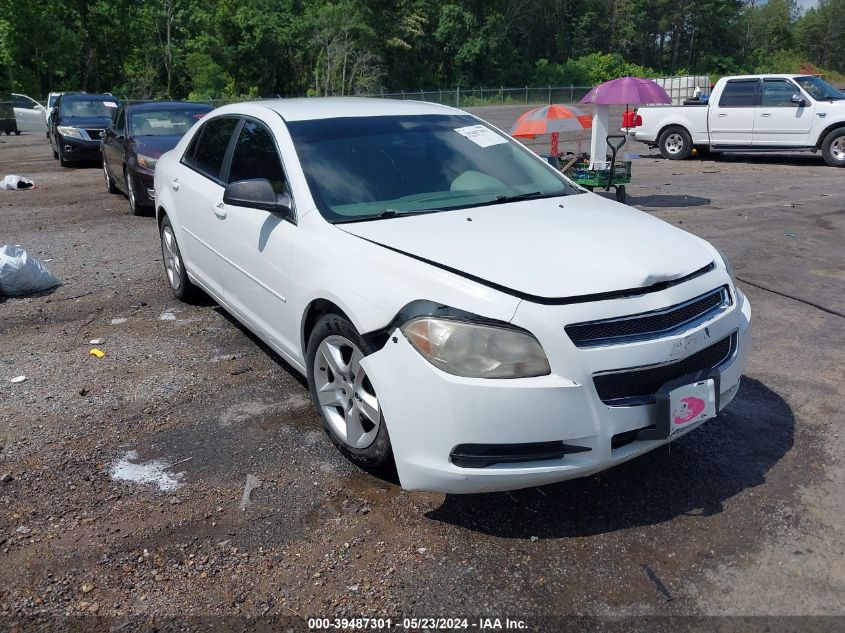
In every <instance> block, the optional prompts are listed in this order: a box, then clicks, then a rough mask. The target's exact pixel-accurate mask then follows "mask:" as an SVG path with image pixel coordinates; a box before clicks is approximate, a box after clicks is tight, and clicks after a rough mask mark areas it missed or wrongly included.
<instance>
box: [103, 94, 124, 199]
mask: <svg viewBox="0 0 845 633" xmlns="http://www.w3.org/2000/svg"><path fill="white" fill-rule="evenodd" d="M125 140H126V108H125V107H121V108H119V109H118V110H117V112H115V114H114V116H113V117H112V120H111V124H110V125H109V127H107V128H106V129H105V131H104V132H103V144H102V151H103V169H105V170H106V171H107V172H108V174H109V177H110V178H111V179H112V180H113V181H115V182H118V183H120V186H121V187H124V186H125V183H124V182H123V163H124V143H125Z"/></svg>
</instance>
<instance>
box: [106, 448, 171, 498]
mask: <svg viewBox="0 0 845 633" xmlns="http://www.w3.org/2000/svg"><path fill="white" fill-rule="evenodd" d="M169 467H170V464H168V463H167V462H166V461H164V460H162V459H151V460H149V461H146V462H140V463H138V453H136V452H135V451H129V452H128V453H126V455H124V456H123V457H121V458H120V459H118V460H116V461H115V462H113V463H112V465H111V467H110V469H109V472H110V474H111V478H112V479H116V480H119V481H128V482H131V483H136V484H152V485H154V486H156V487H158V489H159V490H164V491H167V490H176V489H177V488H178V487H179V486H181V485H182V480H183V479H184V477H185V473H184V472H181V473H171V472H168V471H167V469H168V468H169Z"/></svg>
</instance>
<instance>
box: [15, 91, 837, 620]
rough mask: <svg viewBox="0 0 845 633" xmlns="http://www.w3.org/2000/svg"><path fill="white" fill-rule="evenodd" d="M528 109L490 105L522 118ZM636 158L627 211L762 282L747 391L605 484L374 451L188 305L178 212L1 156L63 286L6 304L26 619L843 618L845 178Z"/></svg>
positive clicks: (736, 162)
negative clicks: (438, 476) (162, 229)
mask: <svg viewBox="0 0 845 633" xmlns="http://www.w3.org/2000/svg"><path fill="white" fill-rule="evenodd" d="M521 111H522V108H515V109H514V108H507V107H501V108H489V109H479V110H478V112H479V113H480V114H481V115H482V116H484V117H485V118H488V120H490V121H491V122H493V123H495V124H498V125H500V126H502V127H509V125H510V123H511V122H512V121H513V119H515V118H516V115H517V114H519V113H520V112H521ZM585 149H587V144H586V143H585ZM633 151H638V152H639V153H640V155H641V157H640V158H639V159H638V160H636V161H635V164H634V177H635V180H634V183H633V184H632V185H631V186H630V187H629V191H628V193H629V203H630V204H633V205H636V206H638V207H640V208H642V209H644V210H645V211H647V212H649V213H653V214H654V215H656V216H658V217H661V218H663V219H665V220H667V221H668V222H671V223H673V224H678V225H682V226H683V228H685V229H687V230H689V231H691V232H693V233H695V234H697V235H700V236H702V237H704V238H706V239H708V240H711V241H712V242H713V243H714V244H715V245H716V246H718V247H719V248H721V249H722V250H724V251H725V252H726V253H727V254H728V255H729V257H730V258H731V259H732V261H733V264H734V268H735V271H736V275H737V276H738V277H739V278H740V279H741V280H742V281H741V282H740V285H741V287H742V289H743V291H744V292H746V293H747V294H748V296H749V297H750V299H751V302H752V305H753V317H754V336H755V343H754V350H753V353H752V358H751V361H750V364H749V367H748V373H747V376H746V378H745V379H744V381H743V386H742V388H741V390H740V393H739V395H738V396H737V398H736V400H735V401H734V402H733V403H732V404H731V405H730V407H729V408H728V409H727V411H726V412H725V413H724V414H723V415H721V416H720V417H719V419H718V420H714V421H712V422H710V423H709V424H707V425H705V426H704V427H703V428H702V429H700V430H698V431H696V432H694V433H692V434H690V435H687V436H685V437H683V438H682V439H680V440H679V441H678V442H676V443H675V444H673V445H672V447H671V450H668V449H663V450H658V451H654V452H652V453H650V454H648V455H647V456H644V457H642V458H640V459H637V460H635V461H633V462H630V463H627V464H625V465H623V466H621V467H618V468H615V469H613V470H610V471H607V472H604V473H601V474H599V475H596V476H593V477H590V478H588V479H582V480H576V481H572V482H568V483H563V484H559V485H554V486H548V487H544V488H540V489H536V488H535V489H528V490H524V491H520V492H514V493H501V494H488V495H479V496H446V495H442V494H423V493H407V492H404V491H402V490H401V489H400V488H399V487H398V486H397V485H396V483H395V478H392V477H391V476H390V475H389V474H388V475H386V476H385V477H384V478H377V477H374V476H372V475H369V474H366V473H363V472H361V471H359V470H358V469H356V468H355V467H353V466H351V465H350V464H349V463H347V462H346V461H345V460H344V459H343V458H342V457H341V456H340V455H339V454H338V453H337V452H336V450H335V449H334V448H333V446H332V445H331V442H330V441H329V440H328V438H327V437H325V436H324V434H323V432H322V431H321V430H320V427H319V425H318V421H317V418H316V414H315V413H314V412H313V410H312V406H311V403H310V400H309V396H308V392H307V389H306V387H305V385H304V382H303V379H301V378H300V377H299V375H298V374H296V373H295V372H294V371H293V370H291V369H290V368H289V367H288V366H286V364H285V363H284V361H282V360H281V359H280V358H278V357H277V356H276V355H274V354H273V353H272V352H271V351H269V350H268V349H267V348H266V347H265V346H263V345H262V344H261V343H260V342H258V341H257V339H255V338H254V337H253V336H251V335H250V334H249V333H248V332H247V331H246V330H245V329H243V328H242V327H240V326H239V325H238V324H237V323H235V322H234V320H233V319H232V318H230V317H229V316H228V315H227V314H226V313H225V312H223V311H222V310H221V309H220V308H219V307H217V306H216V305H214V304H213V303H212V302H211V301H208V300H206V301H200V302H198V303H196V304H195V305H185V304H181V303H179V302H178V301H177V300H175V299H174V298H173V296H172V295H171V293H170V291H169V288H168V286H167V283H166V279H165V276H164V271H163V267H162V265H161V253H160V250H159V242H158V236H157V233H156V229H155V222H154V220H153V219H152V218H151V217H132V216H130V215H128V213H127V203H126V201H125V200H124V199H123V198H122V197H120V196H112V195H109V194H108V193H106V190H105V186H104V183H103V176H102V171H101V169H100V168H99V166H97V165H92V166H90V167H81V168H73V169H61V168H60V167H59V166H58V162H57V161H54V160H52V158H51V154H50V148H49V145H48V144H47V142H46V140H45V139H44V137H43V136H41V135H22V136H20V137H3V138H2V139H0V176H2V175H5V174H9V173H16V174H24V175H26V176H28V177H30V178H33V179H34V180H35V182H36V184H37V188H36V189H34V190H32V191H27V192H4V191H0V244H2V243H11V244H20V245H22V246H24V247H25V248H26V249H27V250H28V251H29V253H30V254H31V255H32V256H35V257H38V258H39V259H41V260H42V261H44V262H46V263H47V265H48V266H49V267H50V269H51V270H52V271H53V272H54V273H55V274H57V275H58V276H59V277H60V278H62V279H63V280H64V285H63V286H61V287H60V288H58V289H57V290H55V291H54V292H52V293H49V294H46V295H43V296H35V297H29V298H23V299H7V300H5V301H3V300H2V299H0V302H2V303H0V403H2V406H0V448H1V449H2V450H0V475H2V483H0V552H2V558H1V559H0V560H2V561H3V564H2V567H0V630H10V629H14V628H15V627H14V624H15V623H17V624H18V626H19V627H20V629H21V630H30V629H36V628H41V629H44V630H61V629H64V630H66V629H67V628H69V627H71V626H73V627H76V628H78V629H79V630H83V629H84V630H97V629H102V630H154V629H153V628H150V627H152V626H153V624H152V622H153V621H154V620H155V621H156V622H157V626H158V627H159V629H158V630H164V629H167V628H168V627H169V626H173V627H174V630H175V628H176V627H177V624H176V621H170V620H167V619H166V618H168V617H173V616H177V617H178V618H185V617H187V618H189V619H188V620H184V621H183V620H179V621H178V622H179V626H183V625H184V626H186V627H187V628H196V629H207V628H210V627H212V626H219V627H223V628H228V627H230V626H235V625H236V624H237V626H238V627H239V628H243V629H250V630H252V629H261V627H264V626H268V623H271V626H273V627H278V628H280V630H287V629H293V630H306V629H307V620H306V619H307V618H308V617H311V616H323V617H330V618H331V617H335V616H362V615H371V616H377V615H380V616H392V617H393V618H394V619H396V618H401V617H402V616H406V617H426V616H440V615H443V616H463V617H467V616H469V617H472V618H477V617H500V618H504V617H506V616H508V617H511V618H527V617H529V616H531V617H533V618H534V619H533V621H532V622H531V624H530V626H531V627H532V630H561V629H562V628H564V625H563V623H564V622H568V621H567V620H564V619H562V618H563V616H568V615H574V614H578V615H599V616H614V615H616V616H618V615H644V616H654V615H657V616H664V615H675V616H707V615H744V616H754V615H769V616H772V615H805V616H809V615H816V616H821V615H828V616H830V615H838V616H840V618H826V619H818V620H813V626H815V627H817V628H815V629H813V630H842V628H843V627H845V606H844V605H845V603H843V600H842V596H843V595H845V520H843V517H845V495H843V492H842V491H843V490H845V461H843V457H844V456H845V435H844V434H845V428H843V422H845V414H843V411H845V387H843V384H845V380H843V378H845V361H844V360H843V359H845V354H843V349H845V318H843V314H845V249H844V248H843V237H845V191H843V188H842V183H843V177H845V172H843V171H838V170H835V169H832V168H828V167H826V166H825V165H824V164H823V162H822V160H821V158H820V157H818V156H812V155H806V156H804V155H802V156H776V157H760V156H756V157H755V156H735V157H719V158H716V159H714V160H704V161H701V160H690V161H686V162H668V161H664V160H662V159H659V157H658V156H656V155H654V153H653V152H651V151H650V150H648V149H647V148H645V147H634V149H633ZM97 338H101V339H104V342H103V343H102V344H100V345H96V347H99V348H101V349H102V350H103V351H105V353H106V356H105V357H104V358H99V359H98V358H95V357H94V356H91V355H89V350H90V349H91V348H92V347H95V345H91V344H90V343H89V341H90V340H92V339H97ZM18 375H26V376H27V380H26V381H25V382H22V383H18V384H12V383H11V382H10V379H11V378H12V377H14V376H18ZM133 464H136V465H137V464H142V467H138V466H134V467H133ZM116 474H122V475H124V476H135V477H136V479H137V477H138V476H145V477H149V478H150V480H151V481H150V482H148V483H138V482H136V481H124V480H120V479H116V478H115V475H116ZM249 474H251V475H254V476H255V477H257V478H258V480H260V487H258V488H256V489H254V491H253V492H252V495H251V503H249V504H248V505H247V506H246V507H245V508H244V509H241V508H240V504H241V501H242V495H243V492H244V485H245V482H246V479H247V475H249ZM92 614H96V615H97V616H98V617H97V618H96V619H93V618H90V616H91V615H92ZM68 615H71V616H74V617H73V618H67V617H66V616H68ZM83 616H89V617H88V618H87V619H86V618H85V617H83ZM209 616H211V617H209ZM223 616H229V617H233V618H234V617H238V618H242V617H245V616H249V617H258V616H263V617H264V619H259V620H252V621H247V620H241V619H237V620H233V619H230V620H220V619H219V618H221V617H223ZM132 618H137V619H132ZM267 618H275V620H268V619H267ZM660 622H662V621H658V624H659V623H660ZM679 622H680V623H683V626H692V625H693V624H695V623H698V624H701V625H703V626H705V625H706V626H708V627H709V625H710V624H713V623H715V622H716V621H715V620H681V621H676V622H675V624H674V625H673V630H681V629H683V626H681V624H680V623H679ZM718 622H719V623H720V625H719V626H723V629H722V630H740V629H741V627H739V628H736V629H732V628H729V625H731V623H734V624H736V623H737V622H746V623H748V622H754V623H756V624H762V622H763V621H759V620H751V621H747V620H746V621H741V620H731V619H724V620H719V621H718ZM784 622H785V621H783V620H766V621H765V623H766V625H767V626H770V627H771V628H770V630H773V631H777V630H787V628H783V629H780V628H778V627H781V626H789V625H785V624H783V623H784ZM133 623H134V624H133ZM471 623H472V620H471ZM702 623H703V624H702ZM605 624H606V625H607V626H608V627H609V626H610V624H609V623H608V622H607V621H605ZM617 624H618V622H617ZM793 624H796V623H795V622H793ZM638 626H642V627H643V628H649V627H650V629H649V630H661V629H660V628H659V626H658V627H657V628H655V624H654V622H652V623H651V624H648V625H647V623H646V621H644V620H636V621H633V622H627V623H625V624H624V630H634V629H636V628H637V627H638ZM731 626H732V625H731ZM737 626H739V625H737ZM808 626H809V625H808V621H805V622H804V624H802V625H801V628H802V630H810V628H808ZM109 627H111V629H110V628H109ZM180 630H183V629H180ZM267 630H269V629H267ZM591 630H600V629H599V628H596V629H591ZM620 630H621V629H620ZM790 630H791V629H790Z"/></svg>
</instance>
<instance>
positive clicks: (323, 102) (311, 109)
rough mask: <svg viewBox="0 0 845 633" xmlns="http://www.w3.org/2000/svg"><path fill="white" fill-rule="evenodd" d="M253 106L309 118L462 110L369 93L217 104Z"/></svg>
mask: <svg viewBox="0 0 845 633" xmlns="http://www.w3.org/2000/svg"><path fill="white" fill-rule="evenodd" d="M254 108H260V109H269V110H273V111H274V112H277V113H278V114H279V115H281V117H282V118H283V119H284V120H285V121H309V120H314V119H337V118H345V117H352V118H356V117H370V116H399V115H407V116H415V115H425V114H451V115H455V114H464V113H463V112H462V111H460V110H457V109H455V108H452V107H449V106H444V105H440V104H437V103H427V102H425V101H402V100H398V99H379V98H368V97H309V98H299V99H265V100H262V101H247V102H242V103H233V104H230V105H226V106H222V107H220V108H218V110H219V111H220V113H221V114H225V113H244V114H247V113H248V112H249V111H250V110H252V111H255V110H253V109H254Z"/></svg>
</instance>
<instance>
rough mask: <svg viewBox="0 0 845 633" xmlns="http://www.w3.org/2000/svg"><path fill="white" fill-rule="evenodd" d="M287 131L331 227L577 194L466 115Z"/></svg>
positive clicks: (303, 125) (299, 124)
mask: <svg viewBox="0 0 845 633" xmlns="http://www.w3.org/2000/svg"><path fill="white" fill-rule="evenodd" d="M288 129H289V130H290V133H291V136H292V138H293V142H294V145H295V147H296V151H297V153H298V155H299V159H300V161H301V163H302V168H303V170H304V172H305V177H306V179H307V181H308V185H309V187H310V189H311V193H312V195H313V196H314V201H315V203H316V204H317V207H318V209H319V210H320V212H321V213H322V214H323V216H324V217H325V218H326V219H327V220H329V221H331V222H343V221H357V220H364V219H372V218H376V217H391V216H396V215H404V214H413V213H424V212H429V211H439V210H445V209H455V208H466V207H474V206H480V205H484V204H491V203H492V204H495V203H497V202H505V201H508V200H509V199H511V198H513V197H514V196H517V197H525V198H537V197H550V196H563V195H569V194H573V193H579V190H578V189H577V188H576V187H575V186H574V185H572V184H571V183H569V181H567V180H566V179H565V178H564V177H563V176H561V175H559V174H557V173H556V172H555V171H554V170H552V169H550V168H548V167H547V166H545V165H544V164H543V163H542V162H541V161H540V160H539V159H538V158H537V157H536V156H534V155H532V154H531V153H530V152H528V151H527V150H525V149H523V148H522V147H520V146H519V145H517V144H516V143H513V142H511V141H510V140H508V139H507V138H506V137H504V136H502V135H501V134H499V133H498V132H496V131H494V130H493V129H491V128H489V127H487V126H486V125H483V124H481V122H480V121H479V120H478V119H475V118H473V117H470V116H467V115H464V116H453V115H427V116H378V117H356V118H338V119H321V120H310V121H292V122H289V123H288Z"/></svg>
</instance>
